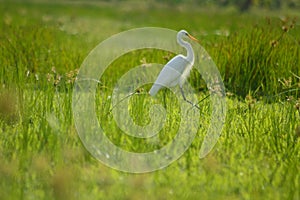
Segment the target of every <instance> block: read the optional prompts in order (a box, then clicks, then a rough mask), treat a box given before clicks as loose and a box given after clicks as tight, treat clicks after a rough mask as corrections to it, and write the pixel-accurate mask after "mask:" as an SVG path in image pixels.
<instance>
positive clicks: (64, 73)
mask: <svg viewBox="0 0 300 200" xmlns="http://www.w3.org/2000/svg"><path fill="white" fill-rule="evenodd" d="M124 5H125V4H124ZM127 6H128V7H122V8H120V9H118V8H116V7H115V6H114V5H111V4H105V3H104V4H97V5H78V4H76V5H71V4H64V3H63V4H60V3H51V4H50V3H28V2H27V3H21V2H19V3H15V4H13V3H9V2H1V4H0V9H1V14H0V20H1V32H0V38H1V41H0V63H1V67H0V152H1V154H0V197H1V198H3V199H124V198H125V199H143V198H145V197H146V198H147V199H199V198H204V199H299V197H300V194H299V191H300V185H299V180H300V174H299V170H300V168H299V166H300V163H299V160H300V153H299V152H300V151H299V150H300V144H299V138H300V131H299V127H300V123H299V122H300V106H299V105H300V99H299V88H300V78H299V76H300V67H299V66H300V60H299V58H300V47H299V42H300V38H299V34H300V27H299V19H296V18H294V16H288V15H286V17H282V14H281V13H279V14H280V15H281V16H280V17H281V18H279V17H274V15H275V14H274V13H272V17H269V18H265V17H262V16H259V15H254V14H253V13H252V14H253V15H252V14H251V13H250V14H243V15H239V14H238V13H236V12H234V11H233V12H229V11H226V12H222V11H220V12H216V11H217V10H214V13H210V12H205V11H204V10H203V9H200V8H199V9H198V10H197V9H196V8H194V9H192V11H191V12H188V11H187V10H186V8H172V7H167V6H166V5H161V6H160V5H159V4H155V5H153V7H154V8H155V9H154V11H151V9H150V8H151V7H148V6H145V7H141V8H140V10H139V9H132V8H131V7H130V6H129V4H128V5H127ZM140 6H142V5H140ZM166 8H168V9H167V10H166ZM178 10H179V11H180V14H178V15H174V11H178ZM215 12H216V13H215ZM254 13H255V12H254ZM279 14H278V15H279ZM195 16H197V17H195ZM270 16H271V14H270ZM275 16H276V15H275ZM143 26H163V27H166V28H172V29H176V30H179V29H182V28H185V29H186V30H188V31H189V32H191V33H192V34H193V35H195V36H196V37H197V38H199V39H200V41H201V44H202V45H203V47H205V48H206V50H207V51H208V52H209V54H210V55H211V56H212V58H213V59H214V61H215V62H216V64H217V66H218V67H219V70H220V72H221V76H222V77H223V79H224V83H225V86H226V88H227V106H228V112H227V118H226V124H225V128H224V130H223V132H222V133H223V134H222V136H221V137H220V139H219V142H218V144H217V145H216V147H215V148H214V150H213V151H212V152H211V153H210V154H209V155H208V157H206V158H204V159H201V160H200V159H199V157H198V154H199V150H200V146H201V142H202V141H203V136H204V134H205V132H206V131H205V128H204V127H207V125H208V123H209V119H210V118H209V116H210V113H209V111H210V109H209V107H210V106H209V104H210V102H209V99H207V100H206V101H203V102H202V103H201V104H200V107H201V108H202V110H201V111H202V112H203V113H202V114H201V119H200V124H201V127H199V130H198V134H197V136H196V138H195V140H194V141H193V143H192V145H191V147H190V148H189V149H188V150H187V152H185V154H184V155H183V156H182V157H181V158H180V159H179V160H178V161H176V162H174V163H173V164H171V165H170V166H169V167H167V168H165V169H163V170H160V171H157V172H154V173H147V174H142V175H133V174H127V173H122V172H118V171H116V170H113V169H110V168H109V167H106V166H105V165H103V164H102V163H99V162H98V161H97V160H95V159H94V158H93V157H92V156H91V155H90V154H89V153H88V152H87V151H86V150H85V148H84V146H83V144H82V143H81V141H80V139H79V137H78V135H77V132H76V128H75V126H74V122H73V114H72V109H71V108H72V106H71V105H72V90H73V84H74V81H75V77H76V75H77V73H78V69H79V67H80V65H81V63H82V62H83V59H84V58H85V57H86V56H87V54H88V52H89V51H90V50H91V49H93V48H94V47H95V46H96V45H97V44H98V42H100V41H102V40H103V39H105V38H107V37H109V36H110V35H112V34H114V33H118V32H120V31H123V30H127V29H130V28H136V27H143ZM171 57H172V55H170V53H168V52H164V51H152V50H141V51H136V52H132V53H129V54H126V55H124V56H122V57H121V58H119V59H118V60H116V61H115V62H114V63H112V64H111V66H109V68H108V69H107V70H106V71H105V73H104V75H103V77H102V78H101V79H100V82H99V84H98V88H97V96H96V104H97V108H96V110H97V113H98V115H97V117H98V119H99V121H100V122H101V125H103V128H104V130H107V132H108V133H109V134H108V135H107V136H108V137H109V138H110V139H111V141H112V142H114V143H115V144H117V145H119V146H120V147H122V148H124V149H126V150H130V151H135V152H147V151H152V150H155V149H157V148H161V147H163V146H164V145H165V144H166V143H168V142H170V141H171V140H172V138H173V137H174V135H175V134H176V127H178V121H179V120H184V119H178V113H179V112H180V111H179V109H178V107H177V106H176V105H177V104H178V102H176V98H175V97H174V95H173V94H172V93H171V92H170V91H161V92H160V93H159V94H158V97H157V99H154V100H153V99H150V97H148V96H147V95H143V92H144V93H145V92H147V89H149V87H150V85H146V86H145V87H144V88H143V90H142V92H141V94H138V95H134V96H133V97H132V98H131V99H130V102H131V104H130V105H129V110H130V113H131V115H132V117H133V118H134V120H135V121H136V123H138V124H141V125H145V124H147V123H148V122H149V117H148V114H147V112H148V108H149V107H150V104H151V103H152V102H156V103H160V104H161V105H162V106H163V107H165V108H166V109H167V111H168V115H167V123H166V126H165V127H164V129H163V130H162V131H161V132H160V134H159V138H158V139H157V140H152V141H151V140H150V141H149V140H139V139H136V138H133V137H130V136H126V135H125V134H123V133H122V131H121V130H120V129H119V128H118V127H117V125H116V123H115V122H114V120H113V116H112V114H111V112H110V109H111V107H112V106H111V99H110V96H111V95H112V91H113V88H114V85H115V84H116V82H117V80H118V78H119V77H121V76H122V74H124V73H125V72H127V71H128V70H129V69H130V68H131V67H134V66H138V65H143V64H147V63H151V62H156V63H166V62H167V60H169V59H170V58H171ZM122 63H123V64H122ZM124 63H126V64H124ZM188 81H189V82H190V83H191V84H192V85H193V86H194V87H195V89H196V90H197V91H199V98H201V97H204V96H205V95H206V94H207V89H206V88H205V85H204V83H203V80H202V79H201V76H200V75H199V74H197V73H196V72H195V71H192V74H191V76H190V78H189V80H188Z"/></svg>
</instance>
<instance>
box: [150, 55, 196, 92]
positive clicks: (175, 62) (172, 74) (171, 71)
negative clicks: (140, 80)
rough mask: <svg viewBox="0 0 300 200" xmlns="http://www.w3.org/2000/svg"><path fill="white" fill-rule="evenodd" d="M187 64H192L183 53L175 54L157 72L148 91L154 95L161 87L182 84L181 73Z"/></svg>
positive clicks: (187, 67) (186, 68) (186, 67)
mask: <svg viewBox="0 0 300 200" xmlns="http://www.w3.org/2000/svg"><path fill="white" fill-rule="evenodd" d="M189 66H192V65H191V63H189V62H188V61H187V60H186V58H185V56H183V55H177V56H175V57H174V58H172V59H171V60H170V61H169V62H168V63H167V64H166V65H165V66H164V68H163V69H162V70H161V72H160V73H159V75H158V77H157V79H156V81H155V83H154V84H153V86H152V88H151V89H150V91H149V93H150V95H151V96H154V95H156V93H157V92H158V91H159V90H160V89H161V88H162V87H174V86H176V85H178V84H180V85H182V84H183V81H184V80H183V77H182V75H183V74H184V71H185V70H188V69H189ZM187 75H188V74H187Z"/></svg>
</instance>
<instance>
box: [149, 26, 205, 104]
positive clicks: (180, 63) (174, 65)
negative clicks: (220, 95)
mask: <svg viewBox="0 0 300 200" xmlns="http://www.w3.org/2000/svg"><path fill="white" fill-rule="evenodd" d="M184 38H186V39H188V38H190V39H192V40H194V41H197V42H198V40H197V39H196V38H194V37H193V36H191V35H190V34H189V33H188V32H187V31H185V30H181V31H179V32H178V33H177V42H178V44H179V45H181V46H182V47H184V48H185V49H186V50H187V55H186V56H184V55H181V54H179V55H177V56H175V57H174V58H172V59H171V60H170V61H169V62H168V63H167V64H166V65H165V66H164V67H163V69H162V70H161V71H160V73H159V75H158V77H157V79H156V81H155V82H154V84H153V86H152V87H151V89H150V91H149V94H150V95H151V96H155V95H156V94H157V92H158V91H159V90H160V89H162V88H163V87H175V86H176V85H179V87H180V91H181V94H182V97H183V99H184V101H186V102H188V103H190V104H191V105H193V106H195V107H196V108H198V109H200V108H199V107H198V106H197V105H196V104H193V103H192V102H191V101H189V100H187V99H186V97H185V94H184V92H183V88H182V87H183V84H184V82H185V80H186V78H187V77H188V76H189V74H190V71H191V69H192V67H193V65H194V61H195V56H194V51H193V48H192V46H191V44H190V43H188V42H187V41H185V40H183V39H184Z"/></svg>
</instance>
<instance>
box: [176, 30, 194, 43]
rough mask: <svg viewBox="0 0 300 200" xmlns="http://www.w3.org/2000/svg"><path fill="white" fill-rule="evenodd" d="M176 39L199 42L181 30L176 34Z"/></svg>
mask: <svg viewBox="0 0 300 200" xmlns="http://www.w3.org/2000/svg"><path fill="white" fill-rule="evenodd" d="M177 38H178V39H179V38H180V39H183V38H190V39H191V40H194V41H196V42H199V41H198V40H197V39H196V38H194V37H193V36H191V35H190V34H189V33H188V32H187V31H186V30H181V31H179V32H178V34H177Z"/></svg>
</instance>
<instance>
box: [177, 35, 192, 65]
mask: <svg viewBox="0 0 300 200" xmlns="http://www.w3.org/2000/svg"><path fill="white" fill-rule="evenodd" d="M178 43H179V44H180V45H181V46H182V47H184V48H185V49H186V51H187V55H186V59H187V60H188V61H189V62H190V63H191V65H193V64H194V60H195V57H194V51H193V48H192V45H191V44H190V43H188V42H186V41H184V40H183V39H182V38H179V39H178Z"/></svg>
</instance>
